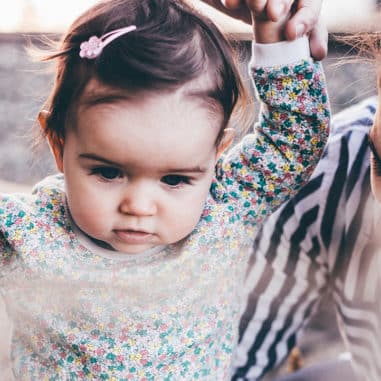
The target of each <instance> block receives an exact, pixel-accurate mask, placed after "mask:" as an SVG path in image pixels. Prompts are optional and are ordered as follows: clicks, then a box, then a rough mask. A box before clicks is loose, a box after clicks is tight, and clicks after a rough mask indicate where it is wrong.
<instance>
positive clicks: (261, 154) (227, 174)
mask: <svg viewBox="0 0 381 381" xmlns="http://www.w3.org/2000/svg"><path fill="white" fill-rule="evenodd" d="M269 2H270V0H267V1H262V0H253V1H250V2H249V1H248V2H247V5H248V8H246V9H247V11H250V13H251V17H252V19H253V28H254V29H253V30H254V34H255V37H256V39H255V43H254V45H253V57H252V60H251V64H250V66H251V70H252V75H253V80H254V84H255V88H256V94H257V97H258V99H259V100H260V101H261V109H260V111H261V112H260V115H259V120H258V122H257V123H256V125H255V126H254V131H253V133H252V134H248V135H246V136H245V137H244V139H243V140H242V141H241V142H240V143H239V144H238V145H237V146H235V147H233V148H232V149H231V150H230V151H229V152H228V153H227V154H226V155H225V157H223V158H222V160H221V162H220V163H219V165H218V167H217V181H218V182H219V183H220V184H223V185H224V187H225V194H224V197H225V199H230V200H231V202H232V203H236V204H238V205H240V206H238V205H236V207H235V210H240V211H241V213H240V218H242V219H243V220H244V221H245V222H246V223H248V224H249V225H251V224H254V225H256V224H257V223H258V222H260V221H261V220H262V219H263V218H265V217H266V216H267V215H269V214H270V213H272V212H273V211H274V210H275V209H276V207H277V206H279V205H280V204H281V203H282V202H284V201H285V200H287V198H288V197H290V196H291V195H293V194H294V193H295V191H296V190H297V189H298V188H299V187H300V186H301V185H303V183H304V182H305V181H306V180H307V179H308V178H309V176H310V175H311V173H312V170H313V169H314V167H315V166H316V164H317V162H318V160H319V158H320V155H321V153H322V150H323V147H324V145H325V142H326V139H327V135H328V126H329V117H330V108H329V102H328V96H327V91H326V85H325V79H324V74H323V72H322V67H321V65H320V64H319V63H316V62H314V60H313V59H312V57H311V55H310V49H309V43H308V39H307V37H306V36H303V37H301V38H298V39H295V40H293V41H287V40H286V36H285V34H284V31H285V25H286V23H287V22H288V20H289V19H290V17H291V16H292V10H291V9H290V8H289V7H287V6H286V7H284V8H283V10H282V12H280V13H279V14H278V15H277V17H276V19H275V21H274V17H273V16H271V12H269V11H268V5H269Z"/></svg>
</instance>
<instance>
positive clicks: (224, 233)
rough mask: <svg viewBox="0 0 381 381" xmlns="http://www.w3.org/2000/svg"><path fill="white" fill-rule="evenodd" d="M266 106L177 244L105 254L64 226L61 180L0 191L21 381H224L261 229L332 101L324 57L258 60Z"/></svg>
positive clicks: (3, 285) (15, 362)
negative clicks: (276, 63) (320, 60)
mask: <svg viewBox="0 0 381 381" xmlns="http://www.w3.org/2000/svg"><path fill="white" fill-rule="evenodd" d="M253 74H254V76H253V77H254V80H255V85H256V89H257V92H258V95H259V96H260V98H261V100H262V112H261V117H260V120H259V122H258V123H257V124H256V126H255V128H254V131H253V132H252V133H250V134H248V135H246V136H245V137H244V139H243V140H242V141H241V142H240V143H239V144H238V145H236V146H235V147H233V148H232V149H231V150H230V151H229V152H227V154H225V155H224V156H223V157H221V158H220V160H219V161H218V163H217V166H216V176H215V179H214V180H213V183H212V186H211V190H210V194H209V196H208V198H207V200H206V204H205V209H204V211H203V214H202V216H201V218H200V221H199V223H198V225H197V226H196V228H195V229H194V231H193V232H192V233H191V234H190V235H189V237H187V238H186V239H184V240H182V241H181V242H178V243H176V244H174V245H169V246H167V247H165V248H163V249H162V250H161V251H160V252H155V253H151V254H149V255H144V254H143V255H141V256H139V254H137V255H133V256H126V258H125V260H120V259H118V260H116V259H115V260H114V259H112V258H106V257H104V256H102V255H101V254H100V252H97V251H96V250H92V249H91V248H90V247H89V246H88V245H87V244H86V240H85V239H84V237H82V236H81V235H80V234H79V233H78V231H77V230H76V228H75V225H74V224H73V222H72V221H71V218H70V215H69V213H68V211H67V208H66V203H65V192H64V181H63V177H62V175H55V176H51V177H48V178H46V179H44V180H43V181H42V182H41V183H39V184H38V185H37V186H36V187H35V189H34V192H33V194H31V195H21V194H14V195H2V196H1V197H0V254H1V255H0V269H1V270H0V290H1V293H2V295H3V297H4V300H5V303H6V305H7V312H8V314H9V316H10V318H11V319H12V322H13V326H14V330H13V338H12V366H13V371H14V374H15V378H16V379H17V380H18V381H23V380H39V381H40V380H41V381H42V380H46V381H53V380H60V381H62V380H92V379H93V380H118V381H121V380H139V381H151V380H160V381H161V380H165V381H170V380H174V381H179V380H211V381H215V380H228V379H229V378H230V376H231V374H230V372H231V368H230V367H231V357H232V351H233V349H234V347H235V345H236V341H237V334H238V322H239V315H240V309H241V300H240V295H241V286H242V282H243V277H244V274H245V269H246V265H247V259H248V255H249V253H250V249H251V245H252V243H253V237H254V233H255V231H256V228H257V224H258V223H259V222H260V221H262V220H263V219H264V218H265V217H266V216H267V215H268V214H269V213H271V212H272V211H274V209H275V208H276V207H277V206H278V205H280V203H282V202H283V201H285V200H286V199H287V198H289V197H290V196H291V195H292V194H294V193H295V192H296V190H297V189H298V188H299V187H300V186H301V185H302V184H303V183H304V182H305V181H306V180H307V179H308V177H309V175H310V173H311V171H312V170H313V168H314V166H315V165H316V163H317V161H318V159H319V157H320V155H321V152H322V149H323V147H324V144H325V141H326V138H327V134H328V123H329V105H328V99H327V94H326V89H325V82H324V76H323V73H322V71H321V67H320V65H319V64H316V63H313V62H312V61H302V62H298V63H296V64H295V65H290V66H284V67H271V68H256V69H255V70H254V73H253Z"/></svg>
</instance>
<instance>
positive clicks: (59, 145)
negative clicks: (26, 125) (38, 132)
mask: <svg viewBox="0 0 381 381" xmlns="http://www.w3.org/2000/svg"><path fill="white" fill-rule="evenodd" d="M49 115H50V112H49V111H46V110H42V111H40V112H39V113H38V122H39V124H40V127H41V129H42V131H43V133H44V135H45V136H46V139H47V141H48V144H49V148H50V152H51V153H52V155H53V157H54V159H55V161H56V165H57V168H58V170H59V171H60V172H63V160H62V153H63V141H62V139H59V138H58V137H57V136H56V135H54V134H52V132H51V131H48V130H47V119H48V117H49Z"/></svg>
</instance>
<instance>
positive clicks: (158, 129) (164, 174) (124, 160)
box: [56, 92, 221, 254]
mask: <svg viewBox="0 0 381 381" xmlns="http://www.w3.org/2000/svg"><path fill="white" fill-rule="evenodd" d="M217 119H218V118H216V115H212V113H211V112H210V111H208V109H207V108H206V107H205V106H202V105H201V103H200V102H199V101H197V100H196V99H192V98H191V97H186V96H184V95H182V94H181V93H179V92H175V93H170V94H160V95H152V96H150V97H140V99H138V98H136V99H131V100H118V101H115V100H114V101H111V102H99V103H95V104H81V105H80V107H79V109H78V112H77V119H76V126H75V127H73V128H68V130H67V133H66V135H65V142H64V146H63V154H62V157H61V158H60V157H58V158H56V160H57V165H58V167H59V168H60V169H61V170H62V171H63V173H64V175H65V182H66V192H67V200H68V206H69V209H70V212H71V215H72V218H73V219H74V221H75V223H76V224H77V225H78V227H79V228H80V229H81V230H82V231H84V232H85V233H86V234H87V235H88V236H90V237H91V238H93V239H94V240H98V241H101V242H102V243H103V244H106V245H108V246H110V247H111V248H113V249H114V250H118V251H122V252H126V253H131V254H133V253H139V252H142V251H144V250H147V249H150V248H153V247H155V246H157V245H166V244H171V243H174V242H177V241H179V240H181V239H182V238H184V237H186V236H187V235H188V234H189V233H190V232H191V231H192V230H193V229H194V227H195V226H196V224H197V222H198V221H199V219H200V215H201V213H202V210H203V207H204V204H205V200H206V197H207V194H208V192H209V188H210V184H211V181H212V178H213V175H214V167H215V162H216V155H217V152H216V144H215V142H216V139H217V136H218V133H219V129H220V125H221V121H220V120H217Z"/></svg>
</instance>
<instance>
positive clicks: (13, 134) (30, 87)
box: [0, 35, 375, 380]
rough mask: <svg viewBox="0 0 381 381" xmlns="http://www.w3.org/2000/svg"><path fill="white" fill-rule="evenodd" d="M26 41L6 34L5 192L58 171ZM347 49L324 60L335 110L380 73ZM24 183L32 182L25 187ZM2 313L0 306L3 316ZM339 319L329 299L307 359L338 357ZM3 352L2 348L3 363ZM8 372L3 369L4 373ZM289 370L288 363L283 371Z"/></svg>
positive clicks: (2, 91) (40, 79)
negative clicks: (45, 137) (349, 57)
mask: <svg viewBox="0 0 381 381" xmlns="http://www.w3.org/2000/svg"><path fill="white" fill-rule="evenodd" d="M24 42H25V36H19V35H0V115H1V117H0V191H3V192H7V191H12V190H13V189H14V187H15V186H14V183H18V184H19V185H18V186H17V190H24V189H28V188H29V186H30V185H31V184H33V183H35V182H36V181H38V180H39V179H41V178H42V177H44V176H46V175H47V174H49V173H52V172H53V171H54V166H53V162H52V159H51V158H50V155H49V152H48V150H47V149H46V147H44V149H43V150H42V151H41V152H38V153H33V152H32V146H33V136H34V135H35V133H36V131H37V130H36V128H37V127H36V126H35V122H34V120H35V117H36V115H37V112H38V110H39V109H40V107H41V105H42V103H43V101H44V99H45V96H46V95H47V93H48V90H49V89H50V86H51V83H52V77H51V74H48V73H46V72H45V71H44V70H45V69H43V67H44V68H45V66H42V65H41V64H36V63H31V62H30V60H29V58H28V56H27V54H26V52H25V50H24V47H23V44H24ZM246 48H248V47H247V46H246ZM246 51H247V49H246ZM347 51H348V49H346V48H345V47H344V48H343V47H341V46H338V45H337V44H335V43H333V42H331V43H330V54H329V57H328V58H327V59H326V60H325V61H324V67H325V71H326V76H327V82H328V90H329V94H330V99H331V104H332V108H333V112H338V111H340V110H342V109H343V108H345V107H347V106H349V105H351V104H353V103H355V102H358V101H360V100H361V99H364V98H365V97H367V96H370V95H372V94H374V93H375V85H374V84H375V75H374V73H373V70H372V68H371V67H370V66H369V65H365V64H364V63H359V62H357V63H353V62H352V63H350V64H345V65H344V64H342V65H337V63H338V62H339V61H342V59H343V57H344V56H345V55H346V54H347V53H346V52H347ZM245 66H246V65H245V64H244V65H243V67H245ZM24 184H27V185H29V186H27V188H25V185H24ZM1 313H3V311H2V310H1V306H0V320H1ZM335 322H336V320H335V316H334V312H333V311H332V308H331V307H330V303H329V299H326V301H325V302H324V303H323V304H322V306H321V308H320V311H319V312H318V314H317V316H316V317H315V318H314V319H313V321H312V322H311V324H310V326H309V328H308V330H307V332H306V334H305V335H304V338H303V340H302V341H301V343H300V349H301V351H302V356H303V359H304V363H305V364H310V363H314V362H317V361H321V360H325V359H332V357H335V356H336V355H337V354H338V353H340V352H342V351H343V345H342V343H341V340H340V339H339V336H338V329H337V325H336V323H335ZM0 333H1V334H2V335H3V336H0V341H1V340H2V337H4V335H6V334H7V330H6V329H5V327H4V326H0ZM3 340H6V336H5V338H3ZM0 347H1V348H3V350H4V348H5V346H4V343H2V342H0ZM1 356H2V354H1V353H0V362H1V359H2V357H1ZM3 371H4V369H3V368H0V374H2V375H3V374H4V373H3ZM285 371H286V370H285V367H283V368H282V370H281V372H285ZM3 377H4V376H3ZM3 379H4V378H1V380H3Z"/></svg>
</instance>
